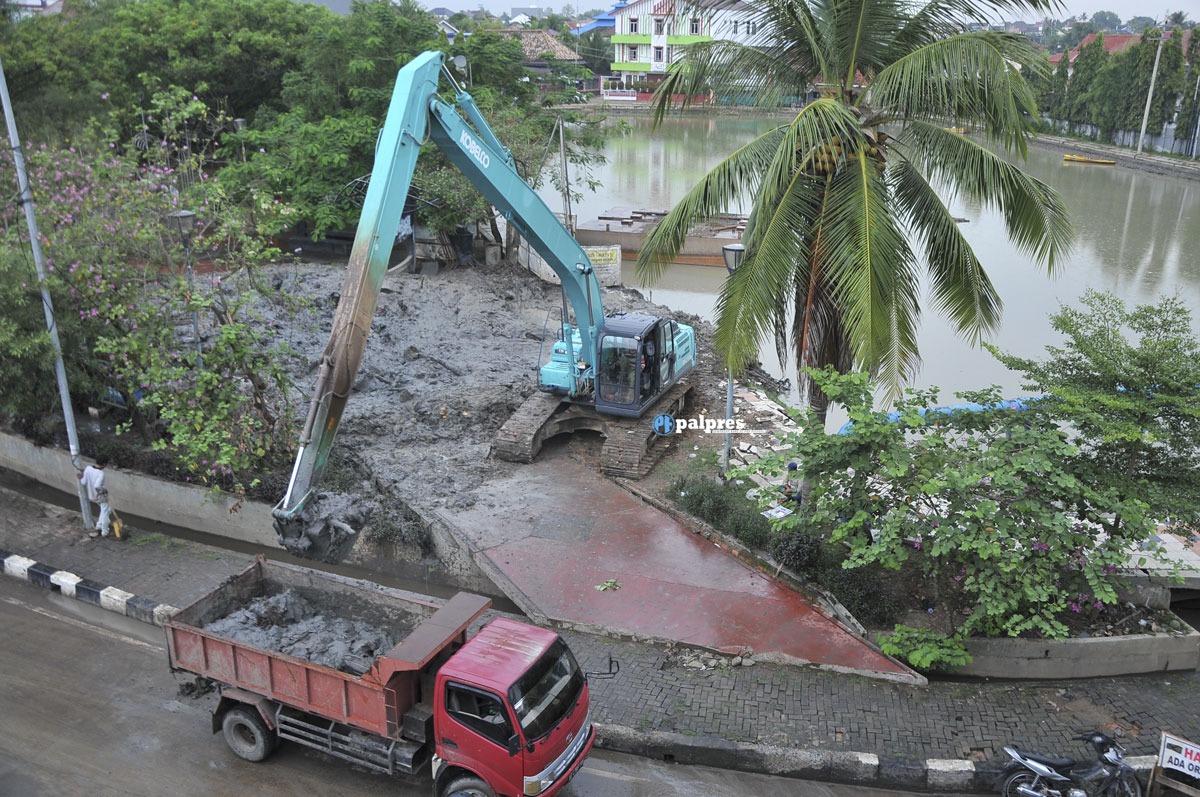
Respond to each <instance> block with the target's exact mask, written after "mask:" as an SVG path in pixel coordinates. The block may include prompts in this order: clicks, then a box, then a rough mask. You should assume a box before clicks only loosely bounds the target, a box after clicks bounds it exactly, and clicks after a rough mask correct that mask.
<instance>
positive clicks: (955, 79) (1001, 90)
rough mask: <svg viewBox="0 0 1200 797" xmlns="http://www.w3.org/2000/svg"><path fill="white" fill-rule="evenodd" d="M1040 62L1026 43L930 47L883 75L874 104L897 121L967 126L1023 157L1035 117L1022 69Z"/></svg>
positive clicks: (960, 41) (986, 38) (990, 39)
mask: <svg viewBox="0 0 1200 797" xmlns="http://www.w3.org/2000/svg"><path fill="white" fill-rule="evenodd" d="M1037 62H1038V57H1037V54H1036V52H1035V51H1034V49H1033V48H1032V46H1031V45H1029V44H1028V43H1027V42H1026V41H1024V40H1023V37H1017V36H1010V35H1008V34H1003V33H992V32H981V33H964V34H960V35H957V36H951V37H948V38H945V39H940V40H938V41H933V42H928V43H926V44H923V45H922V46H920V47H917V48H915V49H914V50H912V51H911V52H908V53H906V54H905V55H903V56H901V57H900V58H898V59H897V60H896V61H895V62H894V63H892V64H890V65H889V66H888V67H886V68H885V69H883V70H881V71H880V72H879V73H878V74H877V75H876V76H875V80H874V81H873V82H872V84H871V88H870V92H869V94H870V103H871V104H872V106H873V107H875V108H877V109H880V110H881V112H884V113H886V115H887V116H890V117H891V118H892V119H894V120H898V121H908V120H924V121H940V122H942V123H945V122H947V121H951V120H953V121H967V122H970V123H971V124H972V125H974V126H977V127H979V128H980V129H982V130H984V131H985V133H986V134H987V135H988V136H989V137H992V138H995V139H996V140H999V141H1002V142H1003V143H1004V146H1005V147H1006V148H1007V149H1017V150H1020V151H1021V152H1022V153H1023V152H1024V147H1025V138H1026V136H1028V135H1029V133H1030V124H1029V121H1028V120H1029V119H1030V118H1031V116H1032V115H1033V114H1036V112H1037V102H1036V99H1035V97H1034V95H1033V91H1032V90H1031V89H1030V88H1029V85H1028V84H1027V83H1026V82H1025V79H1024V78H1023V77H1021V72H1020V67H1022V66H1023V65H1026V64H1027V65H1029V66H1028V68H1033V66H1032V65H1033V64H1035V63H1037Z"/></svg>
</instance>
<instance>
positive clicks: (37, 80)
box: [4, 0, 336, 143]
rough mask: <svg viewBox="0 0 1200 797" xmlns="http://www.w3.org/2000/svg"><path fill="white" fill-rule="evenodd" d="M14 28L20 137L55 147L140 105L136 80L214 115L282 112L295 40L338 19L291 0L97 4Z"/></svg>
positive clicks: (8, 51)
mask: <svg viewBox="0 0 1200 797" xmlns="http://www.w3.org/2000/svg"><path fill="white" fill-rule="evenodd" d="M71 12H72V13H70V14H54V15H45V16H37V17H33V18H30V19H27V20H22V21H21V22H20V23H18V24H17V25H15V26H13V29H12V31H11V33H10V35H9V36H8V37H7V39H6V42H5V51H4V59H5V68H6V71H9V70H11V71H9V81H10V83H11V84H12V85H14V86H16V87H17V88H16V90H15V91H14V106H15V107H16V108H17V109H18V115H19V116H20V117H21V118H22V121H23V128H24V129H25V132H26V137H27V138H29V137H30V136H32V140H36V141H46V142H48V143H49V142H54V141H57V140H60V139H61V138H62V137H63V136H64V135H70V133H71V131H73V130H77V129H79V128H81V127H82V125H83V122H84V121H85V120H86V119H88V118H91V117H93V116H96V115H98V114H99V115H104V113H105V112H106V110H107V109H106V107H105V106H104V105H103V104H102V103H101V102H100V97H101V95H105V96H106V97H107V99H108V102H109V103H111V104H112V105H113V106H116V107H118V108H128V107H132V106H134V105H136V104H138V103H142V102H145V99H146V97H147V95H146V94H145V93H144V92H143V83H142V80H141V77H140V76H141V75H144V74H151V75H154V76H155V77H156V79H157V80H158V81H159V82H160V83H161V84H162V85H168V86H169V85H178V86H183V87H186V88H187V89H188V90H189V91H191V92H192V93H194V94H196V95H197V96H198V97H199V98H200V99H201V100H202V101H203V102H205V103H206V104H207V105H209V106H210V107H212V108H216V109H224V110H226V111H227V112H228V114H229V115H230V116H231V117H232V116H239V117H245V118H250V117H252V116H253V114H254V113H255V112H256V111H257V109H258V108H260V107H262V106H264V105H266V106H269V107H278V96H279V88H280V80H281V78H282V76H283V75H284V74H285V73H286V72H287V71H289V70H291V69H294V68H295V67H296V65H297V63H298V59H299V57H300V55H301V54H302V53H303V52H305V49H304V47H302V46H301V41H302V40H303V39H304V38H305V37H306V36H307V35H308V33H309V31H310V30H314V29H321V28H323V27H324V25H326V24H328V23H329V22H330V21H331V20H333V19H336V17H335V16H334V15H333V14H332V13H331V12H330V11H328V10H327V9H324V8H321V7H319V6H315V5H310V4H297V3H294V2H292V0H136V2H135V1H134V0H98V1H97V2H95V3H85V4H77V5H76V6H74V7H73V8H72V9H71Z"/></svg>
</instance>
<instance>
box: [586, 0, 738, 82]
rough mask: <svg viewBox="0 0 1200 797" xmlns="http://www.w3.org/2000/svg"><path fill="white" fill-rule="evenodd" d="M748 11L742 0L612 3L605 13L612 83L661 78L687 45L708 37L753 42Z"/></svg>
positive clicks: (658, 0) (709, 38)
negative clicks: (727, 0)
mask: <svg viewBox="0 0 1200 797" xmlns="http://www.w3.org/2000/svg"><path fill="white" fill-rule="evenodd" d="M751 11H752V7H751V6H749V5H748V4H745V3H736V4H733V5H730V4H727V3H724V2H721V3H719V4H712V3H707V2H701V3H694V2H689V3H676V2H674V0H632V2H629V3H618V4H617V5H615V6H614V7H613V10H612V11H611V12H610V14H611V15H612V19H613V34H612V45H613V61H612V75H613V79H614V82H616V81H619V82H620V83H626V84H628V83H633V82H638V81H640V80H641V79H644V78H650V79H651V80H653V79H655V78H661V77H662V76H663V75H665V74H666V71H667V67H668V66H669V65H670V64H671V63H672V62H674V61H676V60H678V59H679V57H680V56H681V55H682V52H683V48H685V47H687V46H688V45H690V44H696V43H698V42H704V41H712V40H714V39H725V40H730V41H739V42H742V43H746V44H748V43H751V42H754V41H757V40H758V39H759V30H758V23H757V15H753V14H751V13H750V12H751Z"/></svg>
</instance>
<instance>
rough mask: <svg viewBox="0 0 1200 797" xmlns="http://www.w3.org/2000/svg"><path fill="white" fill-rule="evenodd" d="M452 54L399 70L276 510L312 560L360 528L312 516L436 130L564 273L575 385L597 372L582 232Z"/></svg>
mask: <svg viewBox="0 0 1200 797" xmlns="http://www.w3.org/2000/svg"><path fill="white" fill-rule="evenodd" d="M443 59H444V55H443V54H442V53H440V52H426V53H423V54H422V55H419V56H417V57H416V58H414V59H413V60H412V61H410V62H409V63H408V64H406V65H405V66H404V67H403V68H402V69H401V70H400V72H399V74H398V75H397V78H396V87H395V90H394V91H393V92H392V99H391V104H390V106H389V108H388V113H387V117H386V119H385V120H384V124H383V129H382V131H381V132H380V134H379V139H378V143H377V146H376V150H375V164H374V167H373V168H372V170H371V179H370V183H369V184H368V187H367V193H366V196H365V198H364V200H363V206H362V213H361V215H360V217H359V222H358V231H357V234H356V235H355V238H354V246H353V249H352V250H351V253H350V261H349V265H348V268H347V273H346V280H345V283H344V284H343V286H342V293H341V298H340V300H339V302H338V307H337V311H336V313H335V315H334V319H333V330H332V332H331V333H330V336H329V342H328V344H327V345H326V347H325V351H324V353H323V354H322V356H321V361H320V364H319V368H318V372H317V384H316V388H315V389H314V392H313V396H312V402H311V404H310V406H309V410H308V415H307V418H306V420H305V423H304V428H303V430H302V432H301V436H300V442H299V449H298V451H297V454H296V459H295V463H294V464H293V466H292V472H291V477H290V479H289V481H288V486H287V491H286V493H285V494H284V497H283V499H282V500H281V501H280V502H279V504H278V505H276V507H275V510H274V512H273V514H274V518H275V530H276V533H277V534H278V536H279V541H280V543H281V544H283V545H284V546H285V547H286V548H288V549H289V550H291V551H292V552H293V553H296V554H297V555H300V556H304V557H307V558H317V559H326V560H330V561H336V560H339V559H341V558H342V557H343V556H344V554H345V552H346V551H348V549H349V546H350V545H351V544H352V543H353V539H354V536H353V535H354V531H353V529H351V528H350V527H349V526H347V524H345V523H344V522H341V521H339V520H338V519H336V518H330V517H324V518H318V517H313V516H312V514H313V513H311V512H309V511H308V510H309V509H311V507H310V502H311V501H312V498H313V496H314V494H315V490H316V487H317V485H318V484H319V483H320V480H321V475H322V473H323V471H324V469H325V466H326V464H327V463H328V460H329V452H330V449H331V448H332V446H333V441H334V438H335V436H336V434H337V429H338V425H339V423H340V421H341V418H342V413H343V412H344V411H345V408H346V402H347V400H348V398H349V396H350V391H351V389H352V387H353V384H354V380H355V376H356V374H357V372H358V367H359V364H360V363H361V361H362V355H363V350H364V348H365V346H366V341H367V336H368V334H369V333H370V329H371V321H372V318H373V317H374V314H375V305H376V302H377V300H378V298H379V292H380V289H381V288H382V285H383V278H384V274H385V273H386V271H387V266H388V258H389V256H390V254H391V251H392V247H393V245H394V243H395V240H396V231H397V229H398V228H399V226H400V220H401V216H402V214H403V212H404V204H405V199H406V197H407V196H408V192H409V189H410V187H411V185H412V178H413V174H414V173H415V171H416V165H417V158H418V156H419V155H420V150H421V145H422V144H423V143H424V142H425V141H426V140H427V137H428V138H431V139H432V140H433V141H434V142H435V143H436V144H437V146H438V147H439V148H440V149H441V150H442V152H444V153H445V154H446V156H447V157H448V158H449V159H450V160H451V162H453V163H454V165H455V166H457V167H458V169H459V170H461V171H462V172H463V174H464V175H466V177H467V178H468V179H469V180H470V181H471V183H472V184H473V185H474V186H475V187H476V188H477V189H478V190H479V191H480V192H481V193H482V194H483V195H484V196H485V197H486V198H487V199H488V201H489V202H491V203H492V205H494V206H495V207H496V208H497V209H498V210H499V211H500V212H501V213H502V214H503V215H504V216H505V218H507V219H508V220H509V221H510V222H511V223H512V224H514V225H515V226H516V227H517V229H518V230H520V232H521V233H522V234H523V235H524V236H525V238H526V239H527V240H528V241H529V242H530V245H531V246H532V247H533V248H534V249H535V250H536V251H537V252H538V254H540V255H541V256H542V258H543V259H545V260H546V262H547V263H548V264H549V265H550V267H551V268H552V269H553V270H554V272H555V274H557V276H558V277H559V279H560V281H561V282H562V286H563V291H564V293H565V295H566V298H567V300H568V301H569V302H570V304H571V308H572V310H573V312H574V314H575V318H576V324H577V327H571V326H569V324H568V323H567V319H564V339H565V340H566V341H567V342H568V345H571V346H575V345H576V344H575V341H578V346H577V350H576V353H575V356H574V357H573V358H572V359H573V361H575V366H574V368H573V371H572V384H574V380H575V379H576V378H578V381H579V384H581V385H583V384H587V383H588V382H589V381H590V379H591V378H592V376H593V369H594V366H595V363H594V362H593V359H594V357H595V352H596V335H597V334H598V331H599V330H600V328H601V326H602V324H603V321H604V310H603V307H602V306H601V301H600V285H599V282H598V280H597V279H596V276H595V274H594V273H593V271H592V266H591V263H590V261H589V260H588V258H587V255H586V253H585V252H584V251H583V249H582V247H580V246H579V244H578V242H577V241H576V240H575V238H574V237H572V236H571V234H570V233H569V232H568V231H567V229H566V228H565V227H564V226H563V225H562V223H561V222H560V221H559V220H558V218H557V217H556V216H555V215H554V213H553V212H552V211H551V210H550V208H549V207H547V205H546V203H545V202H544V201H542V199H541V197H539V196H538V194H537V192H536V191H535V190H534V189H533V187H532V186H530V185H529V184H528V183H527V182H525V180H523V179H522V178H521V176H520V175H519V174H518V173H517V170H516V168H515V164H514V162H513V159H512V157H511V155H510V153H509V152H508V150H507V149H506V148H505V147H504V146H503V145H502V144H501V143H500V141H499V139H498V138H497V137H496V135H495V133H494V132H493V131H492V129H491V127H490V126H489V125H488V124H487V121H486V120H485V119H484V118H483V116H482V115H481V114H480V113H479V111H478V108H476V106H475V102H474V100H473V99H472V98H471V97H470V95H469V94H467V93H466V92H465V91H462V90H461V89H460V87H459V86H458V84H457V81H455V80H454V78H453V76H452V75H450V74H449V71H448V70H446V69H445V68H444V66H443ZM443 73H445V74H446V76H447V78H448V80H449V82H450V84H451V86H452V87H453V88H454V90H455V102H454V104H451V103H449V102H446V101H444V100H442V99H441V98H440V97H438V94H437V90H438V84H439V79H440V77H441V76H442V74H443ZM460 111H461V113H460ZM463 114H465V115H466V119H464V117H463ZM468 120H469V122H470V124H468Z"/></svg>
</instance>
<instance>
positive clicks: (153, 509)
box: [0, 434, 279, 548]
mask: <svg viewBox="0 0 1200 797" xmlns="http://www.w3.org/2000/svg"><path fill="white" fill-rule="evenodd" d="M90 461H91V460H88V462H90ZM0 467H4V468H8V469H9V470H12V471H16V472H17V473H21V474H24V475H25V476H28V477H29V478H31V479H34V480H35V481H38V482H41V483H42V484H45V485H46V486H48V487H53V488H55V489H57V490H62V491H63V492H65V493H71V494H75V493H76V492H77V491H78V489H79V481H78V479H77V478H76V473H75V468H74V466H72V465H71V457H70V455H69V454H68V453H67V452H66V451H62V450H60V449H56V448H43V447H40V446H35V445H33V444H32V443H30V442H29V441H27V440H25V439H23V438H21V437H17V436H15V435H11V434H0ZM105 473H106V474H107V475H106V478H105V481H107V483H108V494H109V496H110V497H111V498H112V506H113V509H115V510H117V511H118V512H122V513H126V514H130V515H138V516H140V517H144V518H149V519H151V520H159V521H162V522H163V523H170V524H172V525H175V526H182V527H183V528H188V529H193V530H195V531H201V532H204V533H206V534H216V535H218V536H221V537H228V538H229V539H234V540H240V541H242V542H248V543H253V544H254V545H265V546H269V547H272V548H273V547H275V546H277V545H278V544H279V543H278V541H277V540H276V539H275V530H274V529H273V528H272V526H271V507H270V506H269V505H267V504H263V503H256V502H253V501H244V502H238V501H237V499H236V498H235V497H234V496H231V495H229V494H227V493H212V492H210V491H209V490H207V489H201V488H197V487H188V486H187V485H183V484H176V483H174V482H168V481H164V480H163V479H156V478H154V477H152V476H146V475H144V474H140V473H132V472H129V471H123V470H121V469H120V468H117V467H114V466H112V465H109V466H108V468H107V469H106V470H105ZM92 511H93V512H95V511H96V508H95V506H94V505H93V507H92Z"/></svg>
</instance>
